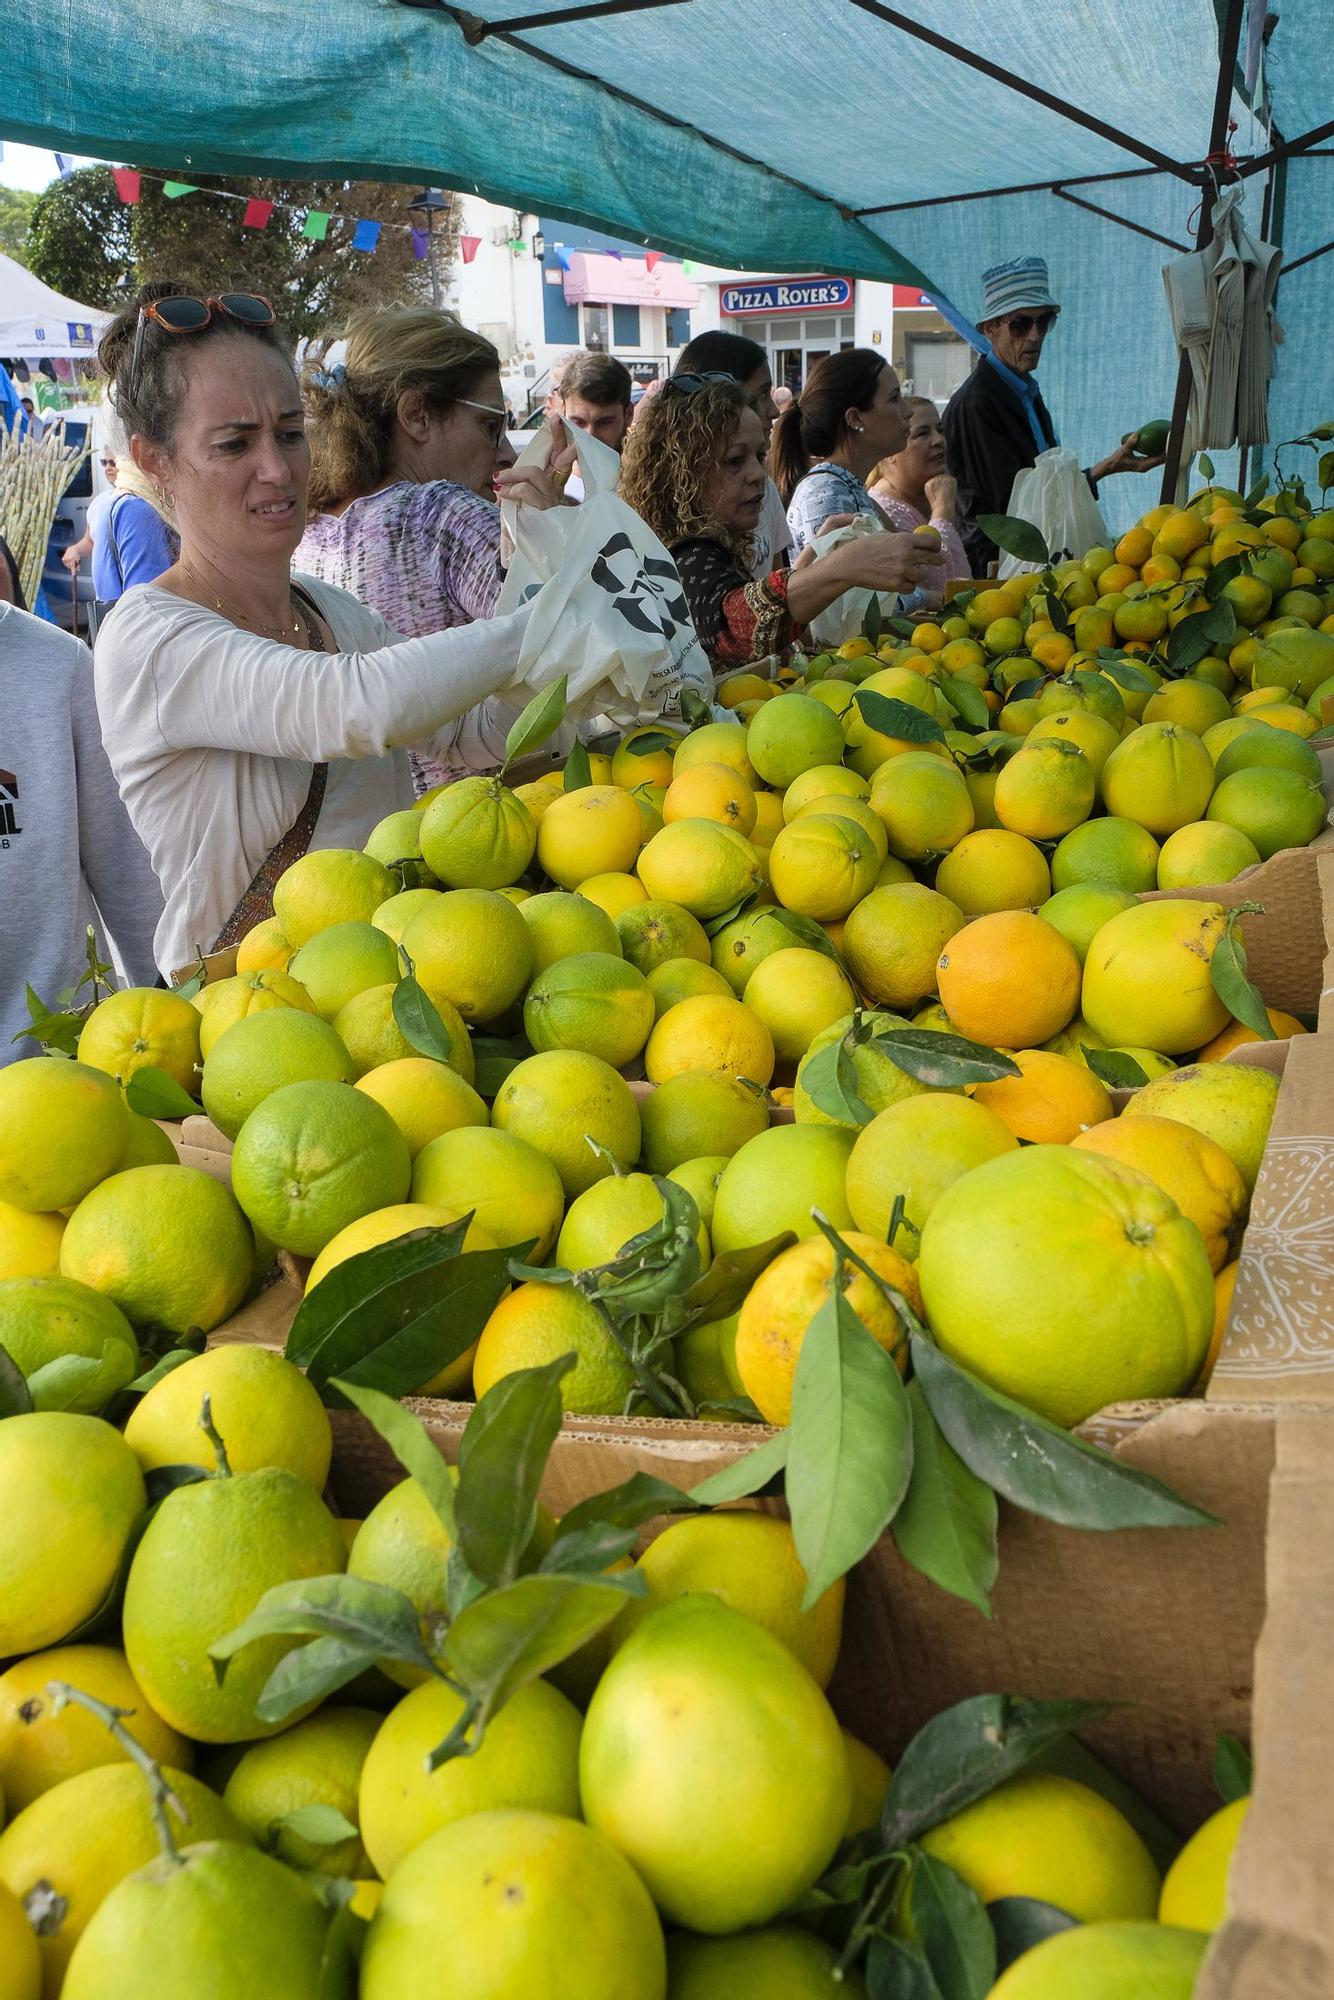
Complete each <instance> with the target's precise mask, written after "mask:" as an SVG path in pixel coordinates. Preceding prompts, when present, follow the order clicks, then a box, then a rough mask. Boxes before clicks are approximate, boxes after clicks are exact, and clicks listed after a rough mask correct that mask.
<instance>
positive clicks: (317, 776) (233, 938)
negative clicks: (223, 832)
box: [210, 583, 329, 951]
mask: <svg viewBox="0 0 1334 2000" xmlns="http://www.w3.org/2000/svg"><path fill="white" fill-rule="evenodd" d="M292 589H293V592H294V593H295V595H296V596H298V597H299V598H300V599H301V601H302V603H303V604H304V605H306V606H307V608H308V609H309V610H310V611H311V612H312V613H313V615H314V616H315V618H316V619H318V620H320V624H321V625H322V624H323V617H322V614H321V612H320V608H319V606H318V605H317V604H316V603H315V601H314V599H313V598H312V597H311V595H310V592H309V591H308V590H304V589H303V588H302V586H301V585H300V584H299V583H294V584H293V585H292ZM328 782H329V766H328V765H327V764H314V765H312V766H311V772H310V789H309V791H308V792H307V793H306V797H305V803H304V804H303V805H302V808H301V810H300V812H299V813H298V814H297V816H296V818H295V819H294V820H293V821H292V824H291V825H290V826H289V827H288V829H287V831H286V833H285V834H284V835H283V836H282V838H281V840H279V841H277V842H276V843H275V845H274V846H273V847H271V848H270V849H269V851H268V853H267V854H266V855H265V856H264V859H263V860H262V861H261V862H260V864H259V867H258V868H257V869H256V870H255V873H254V875H253V876H252V878H251V881H250V885H249V887H248V888H247V889H246V892H245V894H244V895H243V896H242V897H241V900H240V901H239V902H238V903H237V905H236V908H235V909H234V910H233V911H232V913H231V915H230V916H229V917H228V919H227V921H226V923H225V924H224V925H223V927H222V929H221V930H220V931H219V932H218V935H217V936H216V938H214V940H213V943H212V945H211V947H210V949H211V950H213V951H225V950H226V949H227V948H228V947H229V946H230V945H235V944H239V943H240V942H241V939H242V938H243V937H245V935H246V934H247V932H249V931H252V930H253V929H254V928H255V925H256V924H260V923H263V922H264V921H265V919H266V918H268V917H271V916H272V915H273V891H274V889H275V887H276V886H277V883H278V878H279V877H280V876H281V875H283V874H285V873H286V871H287V870H288V869H289V868H290V867H291V866H292V863H293V862H294V861H299V860H300V859H301V857H302V855H303V854H304V853H305V852H306V850H307V849H308V847H309V846H310V843H311V840H312V839H313V837H314V833H315V823H316V821H317V820H318V819H319V816H320V807H321V806H322V805H323V804H324V792H325V787H326V786H327V784H328Z"/></svg>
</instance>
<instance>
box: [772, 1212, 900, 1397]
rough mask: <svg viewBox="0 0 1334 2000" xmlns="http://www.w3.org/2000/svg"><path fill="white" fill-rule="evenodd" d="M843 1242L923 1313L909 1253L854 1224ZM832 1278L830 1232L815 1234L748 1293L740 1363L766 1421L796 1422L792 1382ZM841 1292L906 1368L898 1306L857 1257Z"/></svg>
mask: <svg viewBox="0 0 1334 2000" xmlns="http://www.w3.org/2000/svg"><path fill="white" fill-rule="evenodd" d="M845 1241H846V1242H847V1243H848V1244H849V1246H850V1247H851V1248H852V1249H853V1250H855V1251H856V1252H857V1255H858V1256H859V1257H861V1258H863V1259H864V1260H865V1262H866V1263H868V1264H869V1265H870V1266H871V1269H872V1270H873V1271H875V1272H877V1273H878V1274H879V1276H880V1277H881V1278H883V1279H884V1281H885V1283H886V1284H887V1285H890V1286H892V1287H893V1289H894V1290H895V1291H897V1292H901V1293H902V1294H903V1296H904V1297H905V1298H906V1299H907V1301H908V1304H909V1305H910V1306H911V1307H912V1309H913V1311H914V1312H915V1313H919V1314H920V1312H921V1309H922V1295H921V1292H920V1290H919V1288H918V1283H917V1273H916V1272H915V1271H914V1269H913V1267H912V1265H911V1264H910V1263H909V1262H908V1261H907V1259H906V1258H905V1257H902V1256H900V1254H899V1253H898V1251H897V1250H891V1249H890V1248H889V1247H888V1246H887V1245H886V1244H884V1243H881V1242H879V1241H878V1240H877V1239H876V1238H875V1237H874V1236H864V1235H862V1234H861V1232H860V1231H858V1230H855V1229H851V1230H848V1231H846V1232H845ZM833 1284H834V1246H833V1245H832V1243H830V1241H829V1239H828V1238H827V1237H826V1236H810V1237H808V1238H807V1239H806V1241H805V1242H804V1243H794V1244H793V1245H792V1247H791V1249H790V1250H784V1251H783V1252H782V1254H781V1255H780V1256H778V1257H775V1259H774V1261H773V1263H772V1264H770V1265H769V1266H768V1268H767V1269H766V1270H764V1271H762V1272H761V1274H760V1276H759V1277H758V1278H757V1279H756V1280H755V1283H754V1284H753V1285H752V1286H751V1288H750V1290H749V1292H748V1293H747V1294H746V1298H745V1300H744V1302H743V1304H742V1307H741V1312H740V1316H739V1317H738V1320H737V1332H736V1368H737V1373H738V1374H739V1375H740V1377H741V1380H742V1382H743V1383H744V1384H745V1389H746V1394H747V1395H748V1396H749V1397H750V1399H751V1401H752V1402H753V1403H754V1404H755V1406H756V1408H757V1409H758V1410H759V1412H760V1414H761V1416H762V1417H763V1418H764V1419H765V1421H766V1423H771V1424H786V1423H790V1422H791V1419H792V1382H793V1378H794V1376H795V1375H796V1372H797V1362H798V1360H799V1359H800V1356H801V1349H802V1343H803V1341H804V1340H805V1338H806V1329H807V1328H808V1327H809V1325H810V1323H811V1321H812V1320H813V1319H814V1317H815V1315H816V1313H817V1312H818V1311H819V1309H820V1307H821V1306H822V1305H823V1304H824V1302H825V1300H826V1299H827V1298H829V1296H830V1294H831V1292H832V1290H833ZM843 1294H844V1296H845V1298H846V1299H847V1301H848V1304H849V1305H850V1306H851V1307H852V1310H853V1311H854V1312H855V1313H856V1315H857V1317H858V1319H859V1320H860V1321H861V1323H862V1325H863V1326H864V1327H865V1328H866V1330H867V1332H868V1333H869V1334H870V1335H871V1336H872V1338H873V1339H874V1340H876V1341H878V1342H879V1344H880V1346H881V1347H883V1348H884V1349H885V1351H886V1352H887V1353H888V1354H892V1355H893V1356H894V1359H895V1361H896V1362H897V1363H898V1367H899V1370H900V1373H901V1372H902V1370H903V1368H904V1366H905V1365H906V1363H907V1359H908V1349H907V1340H906V1336H905V1333H904V1329H903V1327H902V1325H901V1323H900V1321H899V1316H898V1314H897V1312H896V1311H895V1310H894V1307H893V1306H892V1305H891V1304H890V1303H889V1301H888V1300H887V1299H886V1298H885V1296H884V1294H883V1293H882V1292H881V1291H880V1289H879V1288H878V1286H876V1285H874V1284H872V1282H871V1280H870V1279H869V1278H868V1277H867V1276H866V1274H865V1273H864V1272H863V1271H859V1270H858V1269H857V1267H856V1265H855V1264H852V1263H845V1264H844V1266H843Z"/></svg>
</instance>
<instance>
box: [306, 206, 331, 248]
mask: <svg viewBox="0 0 1334 2000" xmlns="http://www.w3.org/2000/svg"><path fill="white" fill-rule="evenodd" d="M301 234H302V235H303V236H308V237H310V239H311V241H312V242H314V243H323V241H324V239H325V237H326V236H327V235H328V234H329V217H328V214H327V213H326V211H325V210H324V209H322V208H312V209H310V210H309V211H308V213H307V215H306V226H305V228H304V229H303V230H302V232H301Z"/></svg>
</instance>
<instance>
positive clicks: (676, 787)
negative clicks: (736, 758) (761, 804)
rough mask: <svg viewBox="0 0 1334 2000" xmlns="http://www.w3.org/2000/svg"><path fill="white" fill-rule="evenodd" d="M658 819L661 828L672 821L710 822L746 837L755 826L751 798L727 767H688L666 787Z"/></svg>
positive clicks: (744, 782)
mask: <svg viewBox="0 0 1334 2000" xmlns="http://www.w3.org/2000/svg"><path fill="white" fill-rule="evenodd" d="M662 817H663V823H664V825H666V824H668V823H669V822H670V821H672V820H675V819H712V820H717V822H718V824H719V825H720V826H734V827H735V828H736V830H737V832H738V833H745V834H748V833H749V832H750V831H751V828H752V827H753V826H754V824H755V794H754V792H753V791H752V790H751V788H750V786H749V785H748V784H747V783H746V781H745V779H744V778H743V777H741V776H740V774H739V773H738V772H736V771H734V770H732V769H731V768H730V766H728V765H727V764H691V765H689V766H688V767H687V769H685V770H684V771H682V772H681V773H680V775H679V776H677V777H674V778H673V779H672V782H671V783H670V785H668V787H667V793H666V797H665V798H664V799H663V802H662Z"/></svg>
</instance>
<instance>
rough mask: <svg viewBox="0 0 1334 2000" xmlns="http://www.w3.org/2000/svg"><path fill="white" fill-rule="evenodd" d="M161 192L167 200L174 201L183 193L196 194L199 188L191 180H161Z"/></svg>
mask: <svg viewBox="0 0 1334 2000" xmlns="http://www.w3.org/2000/svg"><path fill="white" fill-rule="evenodd" d="M162 192H163V194H165V195H166V197H167V200H168V201H175V200H176V199H177V197H178V196H180V195H183V194H198V193H199V189H198V188H197V187H196V186H195V184H194V182H193V181H163V183H162Z"/></svg>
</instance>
